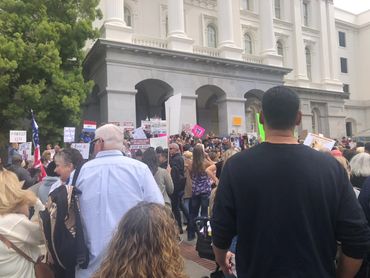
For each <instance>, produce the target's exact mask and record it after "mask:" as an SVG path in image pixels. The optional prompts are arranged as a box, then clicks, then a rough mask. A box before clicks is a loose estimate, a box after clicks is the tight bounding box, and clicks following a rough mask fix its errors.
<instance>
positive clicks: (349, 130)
mask: <svg viewBox="0 0 370 278" xmlns="http://www.w3.org/2000/svg"><path fill="white" fill-rule="evenodd" d="M346 135H347V137H352V123H351V122H346Z"/></svg>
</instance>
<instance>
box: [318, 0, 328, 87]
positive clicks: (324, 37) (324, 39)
mask: <svg viewBox="0 0 370 278" xmlns="http://www.w3.org/2000/svg"><path fill="white" fill-rule="evenodd" d="M325 2H326V1H323V0H321V1H320V3H319V4H320V6H319V9H320V33H321V34H320V40H321V53H320V54H321V55H320V56H321V59H320V60H321V61H320V68H321V70H322V72H321V76H322V81H323V82H327V81H329V80H330V63H328V62H327V59H328V58H329V40H328V25H327V13H326V3H325Z"/></svg>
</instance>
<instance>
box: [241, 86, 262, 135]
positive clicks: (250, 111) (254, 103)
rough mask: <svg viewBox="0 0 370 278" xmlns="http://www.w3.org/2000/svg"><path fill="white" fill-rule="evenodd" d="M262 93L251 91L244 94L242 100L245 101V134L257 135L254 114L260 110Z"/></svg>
mask: <svg viewBox="0 0 370 278" xmlns="http://www.w3.org/2000/svg"><path fill="white" fill-rule="evenodd" d="M263 93H264V92H263V91H261V90H257V89H253V90H250V91H248V92H247V93H245V95H244V98H246V99H247V101H246V102H245V123H246V128H245V130H246V131H247V133H252V134H253V133H255V134H258V122H257V118H256V114H257V113H260V111H261V110H262V96H263Z"/></svg>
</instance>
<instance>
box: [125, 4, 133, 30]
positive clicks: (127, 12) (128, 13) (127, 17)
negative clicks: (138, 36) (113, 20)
mask: <svg viewBox="0 0 370 278" xmlns="http://www.w3.org/2000/svg"><path fill="white" fill-rule="evenodd" d="M124 13H125V14H124V17H125V22H126V25H127V26H132V21H131V11H130V9H129V8H127V7H125V9H124Z"/></svg>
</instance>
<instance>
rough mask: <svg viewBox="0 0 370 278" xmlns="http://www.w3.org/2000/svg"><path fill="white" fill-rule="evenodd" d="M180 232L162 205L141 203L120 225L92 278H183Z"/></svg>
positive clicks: (130, 211) (129, 212) (168, 211)
mask: <svg viewBox="0 0 370 278" xmlns="http://www.w3.org/2000/svg"><path fill="white" fill-rule="evenodd" d="M183 270H184V261H183V259H182V257H181V256H180V247H179V243H178V230H177V226H176V223H175V221H174V220H173V217H172V216H171V212H170V210H169V209H168V208H166V207H165V206H163V205H159V204H155V203H146V202H141V203H139V204H138V205H137V206H135V207H133V208H132V209H130V210H129V211H128V212H127V213H126V215H125V216H124V217H123V219H122V220H121V222H120V223H119V225H118V231H117V232H116V234H115V235H114V236H113V238H112V240H111V242H110V245H109V247H108V254H107V255H106V257H105V258H104V260H103V262H102V264H101V266H100V269H99V270H98V271H97V272H96V273H95V274H94V276H93V278H111V277H124V278H148V277H150V278H164V277H166V278H182V277H187V276H186V275H185V274H184V271H183Z"/></svg>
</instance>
